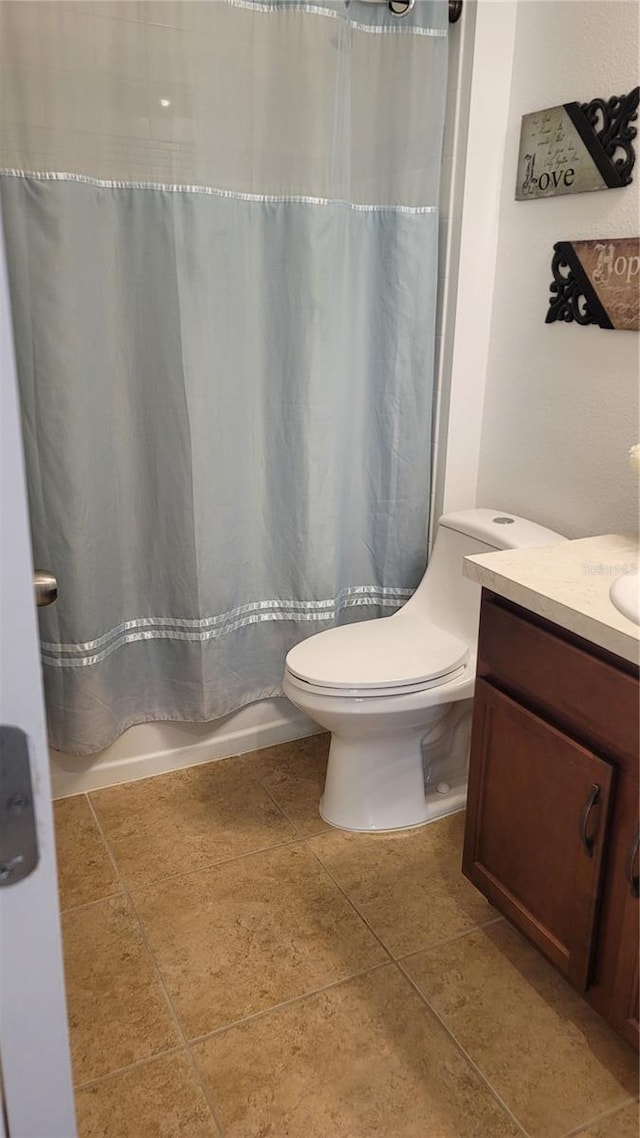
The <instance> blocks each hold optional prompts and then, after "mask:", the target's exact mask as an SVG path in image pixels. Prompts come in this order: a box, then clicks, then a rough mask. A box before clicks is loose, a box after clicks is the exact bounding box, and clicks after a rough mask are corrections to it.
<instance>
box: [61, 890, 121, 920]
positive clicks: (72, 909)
mask: <svg viewBox="0 0 640 1138" xmlns="http://www.w3.org/2000/svg"><path fill="white" fill-rule="evenodd" d="M116 897H122V890H121V889H118V890H117V891H116V892H115V893H105V895H104V897H96V899H95V900H94V901H82V902H81V904H80V905H67V907H66V908H65V909H63V908H62V906H61V907H60V916H61V917H66V915H67V913H81V912H83V911H84V909H91V908H92V907H93V906H94V905H101V904H102V902H103V901H115V899H116Z"/></svg>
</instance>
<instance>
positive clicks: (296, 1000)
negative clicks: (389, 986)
mask: <svg viewBox="0 0 640 1138" xmlns="http://www.w3.org/2000/svg"><path fill="white" fill-rule="evenodd" d="M393 963H394V962H393V960H380V961H379V962H378V963H377V964H370V965H369V967H368V968H363V969H362V970H361V971H360V972H354V973H353V975H351V976H342V977H341V979H340V980H332V981H331V982H330V983H329V984H324V985H323V986H322V987H321V988H313V989H312V990H311V991H310V992H302V994H301V995H299V996H292V997H291V999H290V1000H284V1001H283V1002H282V1003H281V1004H272V1005H271V1007H268V1008H263V1009H262V1010H261V1011H259V1012H252V1014H251V1015H248V1016H243V1017H242V1019H236V1020H233V1022H232V1023H225V1024H224V1026H223V1027H216V1028H214V1030H213V1031H208V1032H206V1034H205V1035H197V1036H195V1037H194V1038H193V1039H192V1040H190V1043H191V1045H192V1046H195V1045H196V1044H200V1043H206V1042H207V1040H209V1039H213V1038H214V1037H216V1036H218V1035H224V1034H225V1033H226V1032H227V1031H231V1030H232V1029H233V1028H236V1027H244V1026H245V1024H248V1023H253V1022H254V1020H257V1019H264V1018H265V1016H269V1015H271V1013H272V1012H281V1011H284V1010H285V1009H286V1008H290V1007H293V1006H294V1005H295V1004H302V1003H304V1002H305V1000H309V999H311V998H312V997H313V996H321V995H322V994H323V992H330V991H331V990H332V988H339V987H340V985H341V984H350V983H351V981H352V980H359V979H360V978H361V977H362V976H368V975H369V973H370V972H378V971H379V970H380V969H381V968H388V967H389V965H390V964H393Z"/></svg>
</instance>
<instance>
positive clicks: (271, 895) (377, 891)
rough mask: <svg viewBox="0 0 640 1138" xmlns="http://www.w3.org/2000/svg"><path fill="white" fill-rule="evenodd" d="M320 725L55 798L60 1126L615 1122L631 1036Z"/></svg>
mask: <svg viewBox="0 0 640 1138" xmlns="http://www.w3.org/2000/svg"><path fill="white" fill-rule="evenodd" d="M326 753H327V737H326V736H315V737H313V738H312V739H306V740H302V741H300V742H298V743H289V744H286V745H284V746H281V747H273V748H270V749H268V750H263V751H259V752H255V753H254V754H253V755H249V756H243V757H242V758H236V759H227V760H225V761H223V762H215V763H209V764H207V765H204V766H199V767H194V768H191V769H189V770H185V771H179V772H176V773H174V774H167V775H159V776H158V777H156V778H151V779H146V780H144V781H142V782H135V783H129V784H127V785H124V786H118V787H113V788H110V789H108V790H100V791H95V792H93V793H91V794H89V795H78V796H77V797H75V798H67V799H62V800H61V801H59V802H57V803H56V804H55V817H56V829H57V835H58V860H59V877H60V895H61V902H62V909H63V918H62V921H63V931H64V942H65V957H66V971H67V995H68V1005H69V1016H70V1023H71V1039H72V1049H73V1064H74V1078H75V1083H76V1101H77V1110H78V1122H79V1130H80V1135H81V1138H219V1136H222V1135H224V1136H225V1138H383V1136H384V1138H517V1136H522V1135H528V1136H529V1138H565V1136H568V1135H572V1136H573V1135H575V1136H576V1138H577V1136H578V1135H580V1136H581V1138H636V1135H637V1133H638V1104H637V1101H636V1098H635V1096H636V1095H637V1090H638V1085H637V1057H636V1056H635V1055H634V1053H633V1052H632V1051H631V1050H630V1049H629V1048H628V1047H627V1046H626V1044H625V1043H623V1042H622V1041H621V1040H620V1039H619V1038H618V1037H617V1036H616V1035H615V1034H614V1033H613V1032H612V1031H610V1030H609V1028H608V1027H607V1026H606V1024H604V1023H603V1022H602V1021H601V1020H600V1019H599V1018H598V1017H597V1016H596V1015H595V1014H594V1013H593V1012H592V1011H591V1009H590V1008H589V1007H588V1005H587V1004H586V1003H585V1002H584V1001H583V1000H582V999H581V998H580V997H579V996H578V995H577V994H576V993H575V992H574V991H573V990H572V989H571V988H570V987H568V985H567V984H565V982H564V981H563V980H562V979H561V978H560V977H559V976H558V975H557V973H556V972H555V971H554V970H553V969H552V968H551V967H550V966H548V965H547V964H546V962H545V961H544V960H543V959H542V958H541V957H540V956H539V955H538V954H537V953H535V952H534V951H533V950H532V949H531V948H530V947H529V946H528V945H527V944H526V943H525V942H524V941H523V940H522V938H521V937H520V936H519V935H518V934H517V933H515V932H514V931H513V930H512V929H511V928H510V926H509V925H508V924H506V922H504V921H503V920H501V919H500V918H499V917H498V915H497V914H496V911H495V910H494V909H492V908H491V907H490V906H489V905H488V904H487V902H486V901H485V900H484V899H483V898H482V897H481V896H480V894H479V893H477V892H476V890H475V889H473V888H472V887H471V886H470V885H469V884H468V883H467V882H466V881H465V879H464V878H463V877H462V876H461V874H460V869H459V865H460V851H461V838H462V827H463V819H462V815H456V816H454V817H452V818H448V819H445V820H443V821H441V822H437V823H434V824H432V825H430V826H426V827H424V828H422V829H419V830H414V831H409V832H406V833H404V834H399V835H395V836H385V835H376V836H369V835H360V834H347V833H342V832H340V831H338V830H332V829H330V828H329V827H328V826H326V825H325V824H324V823H323V822H322V820H321V819H320V817H319V815H318V799H319V796H320V791H321V787H322V782H323V775H324V767H325V763H326Z"/></svg>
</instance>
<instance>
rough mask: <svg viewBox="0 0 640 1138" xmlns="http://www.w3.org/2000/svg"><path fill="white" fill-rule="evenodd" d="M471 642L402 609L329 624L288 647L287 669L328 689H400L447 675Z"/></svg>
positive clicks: (467, 654) (454, 667) (460, 661)
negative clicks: (336, 625)
mask: <svg viewBox="0 0 640 1138" xmlns="http://www.w3.org/2000/svg"><path fill="white" fill-rule="evenodd" d="M468 656H469V646H468V645H467V644H465V643H464V641H463V640H459V639H458V637H457V636H453V635H452V634H451V633H450V632H445V631H444V630H443V629H442V628H437V627H436V625H435V624H431V623H429V622H428V621H424V620H419V621H418V620H416V619H415V617H411V618H409V617H404V616H403V615H402V614H401V613H396V614H395V615H394V616H390V617H381V618H379V619H378V620H366V621H362V622H361V623H360V624H348V625H344V626H343V627H342V628H329V629H327V631H326V632H319V633H318V634H317V635H316V636H310V637H309V639H308V640H303V641H302V643H301V644H297V645H296V647H295V648H292V649H291V651H290V652H289V654H288V656H287V667H288V669H289V671H290V672H291V673H292V674H293V675H294V676H297V677H298V679H301V680H306V681H307V683H310V684H315V685H317V686H318V687H328V688H402V687H406V686H408V685H410V684H420V683H426V682H427V681H428V680H436V679H438V678H439V677H444V676H448V675H449V674H450V673H451V672H454V671H456V670H457V669H458V668H459V667H460V666H461V665H462V664H464V663H465V662H466V660H467V659H468Z"/></svg>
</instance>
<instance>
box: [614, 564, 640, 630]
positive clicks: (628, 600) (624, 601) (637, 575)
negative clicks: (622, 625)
mask: <svg viewBox="0 0 640 1138" xmlns="http://www.w3.org/2000/svg"><path fill="white" fill-rule="evenodd" d="M609 596H610V597H611V600H612V601H613V604H614V605H615V606H616V608H617V609H618V612H621V613H622V615H623V616H626V617H627V619H628V620H632V621H633V622H634V623H635V624H640V569H636V571H635V572H634V573H625V574H624V575H623V576H622V577H617V578H616V580H615V581H614V582H613V585H612V586H611V588H610V590H609Z"/></svg>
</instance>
